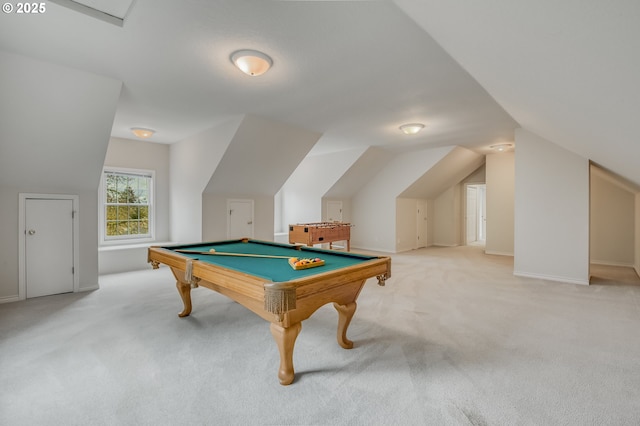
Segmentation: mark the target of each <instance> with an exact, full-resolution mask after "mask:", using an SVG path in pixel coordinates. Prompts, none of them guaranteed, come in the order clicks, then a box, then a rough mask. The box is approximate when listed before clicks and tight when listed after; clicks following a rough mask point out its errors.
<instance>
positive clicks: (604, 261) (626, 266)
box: [589, 260, 634, 268]
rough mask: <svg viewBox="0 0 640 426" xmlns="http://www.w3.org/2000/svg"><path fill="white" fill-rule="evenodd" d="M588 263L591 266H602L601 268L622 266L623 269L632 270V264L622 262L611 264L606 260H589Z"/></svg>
mask: <svg viewBox="0 0 640 426" xmlns="http://www.w3.org/2000/svg"><path fill="white" fill-rule="evenodd" d="M589 263H591V264H593V265H602V266H622V267H625V268H633V267H634V266H633V263H624V262H611V261H608V260H591V261H590V262H589Z"/></svg>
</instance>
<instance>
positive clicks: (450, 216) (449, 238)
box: [432, 184, 462, 247]
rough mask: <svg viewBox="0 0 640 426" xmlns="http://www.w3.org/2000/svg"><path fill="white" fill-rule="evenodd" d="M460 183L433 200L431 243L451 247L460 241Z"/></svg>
mask: <svg viewBox="0 0 640 426" xmlns="http://www.w3.org/2000/svg"><path fill="white" fill-rule="evenodd" d="M461 193H462V190H461V185H460V184H456V185H454V186H452V187H450V188H448V189H447V190H445V191H444V192H443V193H442V194H440V195H439V196H438V197H437V198H436V199H435V200H434V201H433V216H432V217H433V223H434V227H433V245H435V246H443V247H453V246H457V245H460V243H461V229H460V227H461V212H462V203H461Z"/></svg>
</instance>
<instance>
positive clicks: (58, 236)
mask: <svg viewBox="0 0 640 426" xmlns="http://www.w3.org/2000/svg"><path fill="white" fill-rule="evenodd" d="M24 212H25V222H24V223H25V229H24V232H25V246H24V247H25V282H26V297H27V298H29V297H38V296H47V295H51V294H59V293H68V292H72V291H73V274H74V265H73V260H74V256H73V241H74V239H73V228H74V226H73V220H74V218H73V200H71V199H26V200H25V210H24Z"/></svg>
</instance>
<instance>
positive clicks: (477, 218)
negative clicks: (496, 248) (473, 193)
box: [462, 182, 487, 246]
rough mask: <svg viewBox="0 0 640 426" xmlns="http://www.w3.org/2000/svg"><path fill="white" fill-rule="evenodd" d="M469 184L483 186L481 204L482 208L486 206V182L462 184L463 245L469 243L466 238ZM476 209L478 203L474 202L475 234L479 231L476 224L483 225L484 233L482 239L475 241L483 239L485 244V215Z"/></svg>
mask: <svg viewBox="0 0 640 426" xmlns="http://www.w3.org/2000/svg"><path fill="white" fill-rule="evenodd" d="M470 186H473V187H476V188H478V187H481V186H482V187H484V188H485V189H484V191H482V193H483V194H482V195H483V198H484V199H483V200H482V205H483V208H485V209H486V206H487V190H486V188H487V184H486V183H482V182H476V183H465V184H464V192H463V195H462V209H463V210H462V213H463V214H462V217H463V220H462V223H463V229H462V231H463V233H464V234H463V235H464V240H463V241H464V245H465V246H466V245H469V241H468V240H467V190H468V188H469V187H470ZM480 192H481V191H478V193H480ZM478 210H479V206H478V203H477V202H476V234H479V233H480V231H479V229H478V226H483V227H484V234H485V235H484V240H477V241H484V242H485V244H486V241H487V235H486V231H487V228H486V226H487V225H486V217H485V215H484V214H481V213H480V212H479V211H478ZM485 211H486V210H485ZM480 218H482V222H483V223H482V224H480Z"/></svg>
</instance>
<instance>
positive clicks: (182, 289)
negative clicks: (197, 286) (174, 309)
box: [176, 280, 191, 318]
mask: <svg viewBox="0 0 640 426" xmlns="http://www.w3.org/2000/svg"><path fill="white" fill-rule="evenodd" d="M176 288H177V289H178V293H179V294H180V297H181V298H182V304H183V305H184V309H183V310H182V312H180V313H179V314H178V316H179V317H180V318H182V317H186V316H187V315H189V314H190V313H191V284H189V283H185V282H182V281H180V280H177V281H176Z"/></svg>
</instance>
